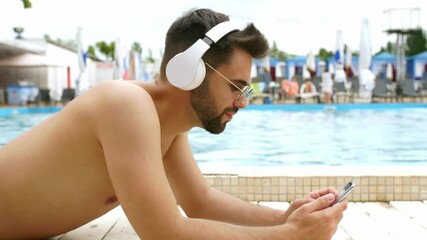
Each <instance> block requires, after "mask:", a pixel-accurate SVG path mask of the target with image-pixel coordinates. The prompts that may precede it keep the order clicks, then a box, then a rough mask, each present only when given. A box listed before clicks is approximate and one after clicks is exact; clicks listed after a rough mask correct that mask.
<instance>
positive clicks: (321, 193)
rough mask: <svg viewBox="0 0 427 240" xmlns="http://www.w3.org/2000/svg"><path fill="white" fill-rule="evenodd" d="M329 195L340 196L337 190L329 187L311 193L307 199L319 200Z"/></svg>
mask: <svg viewBox="0 0 427 240" xmlns="http://www.w3.org/2000/svg"><path fill="white" fill-rule="evenodd" d="M328 193H333V194H334V195H335V196H338V191H337V190H336V189H335V188H332V187H328V188H323V189H320V190H318V191H314V192H311V193H309V194H308V195H307V197H309V198H313V199H318V198H319V197H321V196H324V195H326V194H328Z"/></svg>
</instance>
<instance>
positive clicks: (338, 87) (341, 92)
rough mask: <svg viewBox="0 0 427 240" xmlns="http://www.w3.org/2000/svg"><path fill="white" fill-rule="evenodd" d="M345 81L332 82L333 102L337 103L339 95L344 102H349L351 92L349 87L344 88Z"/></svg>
mask: <svg viewBox="0 0 427 240" xmlns="http://www.w3.org/2000/svg"><path fill="white" fill-rule="evenodd" d="M348 84H352V83H351V82H349V83H348ZM345 85H346V83H345V82H334V92H333V95H332V96H333V98H334V102H337V103H339V99H340V98H341V97H343V98H344V102H350V96H351V92H350V88H351V86H350V88H346V86H345Z"/></svg>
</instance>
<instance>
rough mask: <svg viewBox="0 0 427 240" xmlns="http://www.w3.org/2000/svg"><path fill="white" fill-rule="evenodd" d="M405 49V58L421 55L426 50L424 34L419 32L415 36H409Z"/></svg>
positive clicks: (426, 41) (426, 42) (426, 44)
mask: <svg viewBox="0 0 427 240" xmlns="http://www.w3.org/2000/svg"><path fill="white" fill-rule="evenodd" d="M406 44H407V49H406V51H405V54H406V55H407V56H413V55H416V54H418V53H422V52H424V51H426V50H427V39H426V32H425V31H422V30H421V31H419V32H417V33H415V34H412V35H409V36H408V38H407V39H406Z"/></svg>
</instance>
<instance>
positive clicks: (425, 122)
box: [0, 104, 427, 168]
mask: <svg viewBox="0 0 427 240" xmlns="http://www.w3.org/2000/svg"><path fill="white" fill-rule="evenodd" d="M363 106H371V107H370V108H366V107H364V108H361V107H360V108H357V107H355V105H348V106H347V107H345V105H336V106H327V107H326V108H325V106H324V105H312V106H308V105H307V106H304V107H302V108H303V109H304V110H303V111H301V105H300V107H299V108H298V109H293V108H295V106H293V105H289V106H282V107H280V106H275V105H271V106H264V107H262V106H253V107H251V108H250V109H251V110H243V111H239V113H238V114H237V115H235V116H234V118H233V121H231V122H230V123H228V124H227V128H226V130H225V131H224V133H222V134H219V135H212V134H209V133H207V132H206V131H204V130H203V129H199V128H195V129H193V130H191V131H190V133H189V138H190V143H191V146H192V149H193V152H194V154H195V158H196V160H197V161H198V163H199V164H200V165H201V167H202V168H205V167H211V166H213V167H216V168H221V167H224V168H226V167H239V166H245V167H246V166H247V167H265V166H273V167H274V166H301V165H304V166H313V165H314V166H374V165H375V166H390V165H406V166H408V165H410V166H427V108H426V107H425V105H394V107H390V106H393V104H388V105H386V106H387V107H381V105H372V104H366V105H363ZM405 106H407V107H405ZM417 106H418V107H417ZM419 106H423V107H421V108H420V107H419ZM314 108H315V109H314ZM283 109H285V110H283ZM0 113H1V111H0ZM4 115H6V114H4ZM51 115H52V113H36V114H34V113H32V114H28V113H25V111H24V113H23V114H21V113H18V114H17V112H15V113H12V114H11V115H9V116H7V115H6V116H1V114H0V146H2V145H4V144H6V143H7V142H9V141H10V140H11V139H13V138H15V137H16V136H18V135H19V134H21V133H22V132H24V131H27V130H28V129H30V128H31V127H33V126H34V125H35V124H37V123H39V122H40V121H42V120H44V119H46V118H47V117H49V116H51Z"/></svg>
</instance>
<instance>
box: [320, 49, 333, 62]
mask: <svg viewBox="0 0 427 240" xmlns="http://www.w3.org/2000/svg"><path fill="white" fill-rule="evenodd" d="M317 56H318V57H319V58H321V59H322V60H326V59H328V58H330V57H332V56H334V54H333V53H332V52H331V51H328V50H326V49H325V48H321V49H319V53H318V54H317Z"/></svg>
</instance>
